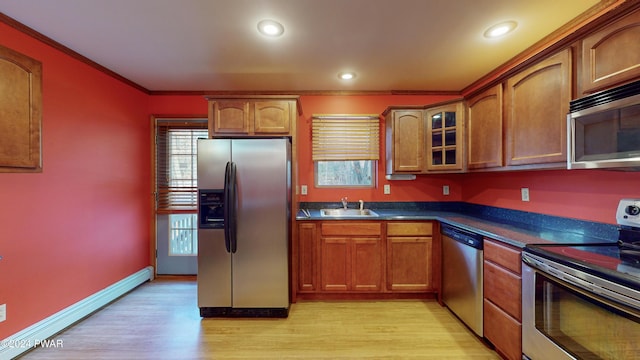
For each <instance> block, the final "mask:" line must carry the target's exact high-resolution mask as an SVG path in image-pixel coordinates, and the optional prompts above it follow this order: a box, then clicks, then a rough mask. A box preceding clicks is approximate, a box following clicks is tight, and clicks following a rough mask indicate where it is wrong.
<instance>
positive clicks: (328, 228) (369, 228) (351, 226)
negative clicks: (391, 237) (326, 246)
mask: <svg viewBox="0 0 640 360" xmlns="http://www.w3.org/2000/svg"><path fill="white" fill-rule="evenodd" d="M381 228H382V224H381V223H379V222H374V221H372V222H368V221H367V222H344V221H334V222H323V223H322V227H321V232H322V235H323V236H335V235H359V236H375V235H380V234H381V233H382V230H381Z"/></svg>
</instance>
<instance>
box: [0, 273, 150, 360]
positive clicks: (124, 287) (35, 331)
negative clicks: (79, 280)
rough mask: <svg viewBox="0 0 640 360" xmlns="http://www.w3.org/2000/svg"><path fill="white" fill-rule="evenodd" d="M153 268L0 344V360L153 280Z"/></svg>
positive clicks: (26, 348)
mask: <svg viewBox="0 0 640 360" xmlns="http://www.w3.org/2000/svg"><path fill="white" fill-rule="evenodd" d="M153 274H154V271H153V267H152V266H147V267H146V268H144V269H142V270H140V271H138V272H136V273H134V274H132V275H129V276H127V277H126V278H124V279H122V280H120V281H118V282H117V283H115V284H113V285H111V286H109V287H106V288H104V289H103V290H100V291H98V292H97V293H95V294H93V295H91V296H89V297H86V298H84V299H82V300H80V301H78V302H77V303H75V304H73V305H71V306H69V307H67V308H64V309H62V310H60V311H58V312H57V313H55V314H53V315H51V316H49V317H48V318H46V319H43V320H41V321H39V322H37V323H35V324H33V325H31V326H29V327H28V328H26V329H24V330H22V331H20V332H17V333H15V334H13V335H11V336H9V337H8V338H6V339H4V340H0V360H9V359H13V358H14V357H16V356H18V355H20V354H22V353H24V352H26V351H28V350H31V349H32V348H33V347H35V346H37V345H38V344H40V343H41V342H42V341H44V340H47V339H48V338H50V337H52V336H54V335H55V334H57V333H59V332H60V331H62V330H64V329H66V328H67V327H69V326H71V325H73V324H74V323H76V322H78V321H80V320H82V319H83V318H84V317H86V316H88V315H90V314H91V313H93V312H95V311H97V310H99V309H100V308H102V307H103V306H105V305H107V304H108V303H110V302H112V301H113V300H115V299H117V298H118V297H120V296H122V295H124V294H126V293H127V292H129V291H131V290H133V289H135V288H136V287H137V286H139V285H140V284H142V283H144V282H146V281H150V280H153V276H154V275H153Z"/></svg>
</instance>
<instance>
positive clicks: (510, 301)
mask: <svg viewBox="0 0 640 360" xmlns="http://www.w3.org/2000/svg"><path fill="white" fill-rule="evenodd" d="M520 259H521V250H520V249H518V248H516V247H513V246H510V245H507V244H504V243H502V242H499V241H496V240H492V239H487V238H485V239H484V266H483V272H484V274H483V278H484V284H483V285H484V306H483V310H484V314H483V315H484V336H485V337H486V338H487V339H489V341H491V343H493V345H494V346H495V348H496V350H497V351H498V352H499V353H501V354H502V355H503V356H504V357H505V358H507V359H520V358H521V357H522V277H521V275H520V274H521V270H520V269H521V267H522V266H521V264H520V261H521V260H520Z"/></svg>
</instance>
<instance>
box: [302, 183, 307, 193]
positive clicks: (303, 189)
mask: <svg viewBox="0 0 640 360" xmlns="http://www.w3.org/2000/svg"><path fill="white" fill-rule="evenodd" d="M300 192H301V193H302V195H307V185H302V186H301V187H300Z"/></svg>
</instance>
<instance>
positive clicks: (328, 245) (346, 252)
mask: <svg viewBox="0 0 640 360" xmlns="http://www.w3.org/2000/svg"><path fill="white" fill-rule="evenodd" d="M321 244H322V245H321V247H322V270H321V277H320V278H321V284H322V290H324V291H347V290H349V289H351V246H350V241H349V239H347V238H322V240H321Z"/></svg>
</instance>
